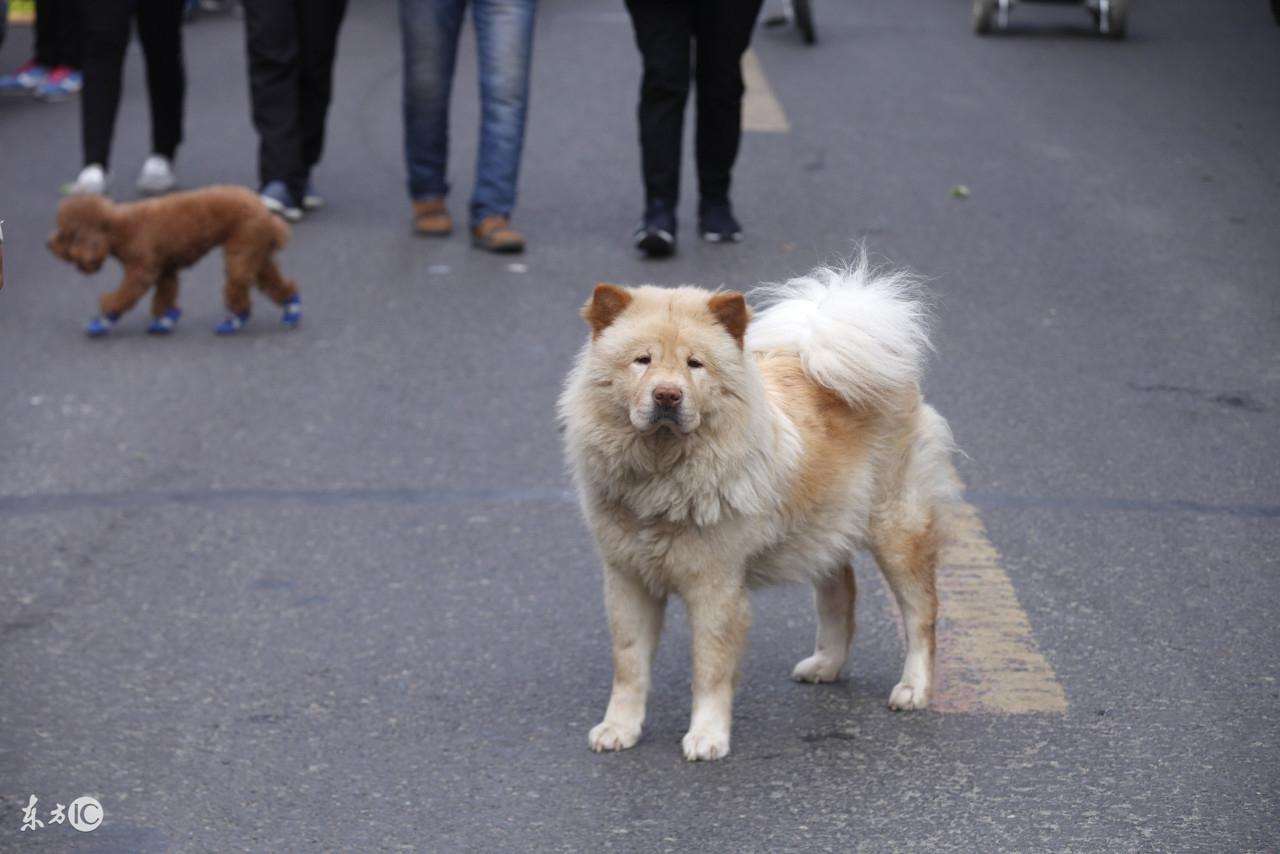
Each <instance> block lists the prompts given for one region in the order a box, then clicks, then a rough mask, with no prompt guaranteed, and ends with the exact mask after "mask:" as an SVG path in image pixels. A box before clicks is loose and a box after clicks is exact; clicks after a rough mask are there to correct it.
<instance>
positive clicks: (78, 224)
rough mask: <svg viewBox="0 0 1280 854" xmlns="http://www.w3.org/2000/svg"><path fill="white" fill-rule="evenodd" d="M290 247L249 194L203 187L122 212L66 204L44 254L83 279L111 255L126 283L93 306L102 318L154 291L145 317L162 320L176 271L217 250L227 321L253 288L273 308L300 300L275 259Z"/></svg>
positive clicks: (102, 204) (282, 229) (284, 231)
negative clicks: (220, 257)
mask: <svg viewBox="0 0 1280 854" xmlns="http://www.w3.org/2000/svg"><path fill="white" fill-rule="evenodd" d="M288 240H289V226H288V225H286V224H285V223H284V222H282V221H281V220H280V219H279V218H278V217H276V216H273V215H272V213H271V212H270V211H269V210H267V208H266V206H265V205H263V204H262V200H261V199H259V198H258V196H257V195H256V194H255V193H253V192H250V191H249V190H247V189H245V188H244V187H205V188H204V189H200V190H188V191H185V192H181V193H173V194H171V195H168V196H163V197H161V198H158V199H148V200H146V201H140V202H129V203H125V204H114V203H112V202H111V201H110V200H108V199H106V198H103V197H102V196H96V195H82V196H71V197H70V198H67V199H65V200H63V202H62V204H60V205H59V206H58V227H57V229H56V230H55V231H54V232H53V233H52V234H51V235H49V249H50V250H51V251H52V252H53V253H54V254H55V255H57V256H58V257H60V258H62V259H64V260H66V261H70V262H71V263H72V264H75V265H76V267H78V268H79V269H80V271H81V272H83V273H96V272H97V271H98V270H99V269H100V268H101V267H102V264H103V262H104V261H105V260H106V258H107V255H114V256H115V257H116V259H117V260H119V261H120V264H121V265H122V266H123V267H124V281H123V282H121V283H120V287H118V288H116V289H115V290H114V291H110V292H108V293H105V294H103V295H102V296H101V297H100V298H99V300H98V307H99V309H100V310H101V311H102V313H103V314H104V315H110V316H115V315H118V314H120V313H122V312H125V311H128V310H129V309H131V308H133V306H134V305H135V304H136V303H137V302H138V300H140V299H142V297H143V296H144V295H145V294H146V292H147V291H148V290H149V289H150V288H151V286H152V285H154V286H155V289H156V290H155V295H154V297H152V301H151V313H152V315H154V316H155V317H161V316H162V315H163V314H164V313H165V312H166V311H168V310H169V309H171V308H176V307H177V302H178V271H179V270H182V269H185V268H186V267H190V266H191V265H193V264H195V263H196V262H197V261H199V260H200V259H201V258H203V257H204V256H205V255H206V254H207V253H208V252H209V251H210V250H211V249H213V248H214V247H215V246H222V251H223V257H224V259H225V261H226V276H227V278H226V284H225V286H224V288H223V302H224V303H225V305H226V307H227V310H228V311H230V312H232V313H233V314H244V313H245V312H247V311H249V305H250V301H249V288H250V287H251V286H252V285H253V284H254V283H255V282H256V283H257V285H258V287H260V288H261V289H262V291H263V293H265V294H266V295H267V296H268V297H269V298H270V299H271V300H272V301H273V302H275V303H277V304H278V305H284V304H285V303H287V302H288V301H289V299H290V298H292V297H293V296H294V294H296V293H297V292H298V288H297V285H295V284H294V282H293V280H292V279H288V278H286V277H285V276H284V275H282V274H281V272H280V268H279V267H277V266H276V262H275V259H274V257H273V256H274V254H275V252H276V250H278V249H280V248H282V247H283V246H284V245H285V243H287V242H288Z"/></svg>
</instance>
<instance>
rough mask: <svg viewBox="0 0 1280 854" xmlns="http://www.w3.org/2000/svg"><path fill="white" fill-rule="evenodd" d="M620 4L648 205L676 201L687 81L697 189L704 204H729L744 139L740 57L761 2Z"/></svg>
mask: <svg viewBox="0 0 1280 854" xmlns="http://www.w3.org/2000/svg"><path fill="white" fill-rule="evenodd" d="M626 3H627V11H628V12H630V13H631V23H632V26H633V27H634V28H635V35H636V45H637V46H638V47H639V48H640V54H641V56H642V57H643V59H644V78H643V80H642V81H641V83H640V109H639V114H640V154H641V165H642V171H643V175H644V188H645V195H646V198H647V201H650V202H652V201H655V200H660V201H664V202H667V203H668V204H670V205H671V206H672V207H674V206H675V204H676V201H677V200H678V198H679V195H680V141H681V138H682V135H683V133H684V111H685V104H686V102H687V101H688V98H689V82H690V77H692V78H693V80H694V82H695V83H696V84H697V108H698V117H697V133H696V143H695V152H696V156H697V164H698V189H699V192H700V193H701V195H702V198H703V199H707V200H713V201H719V200H722V199H727V198H728V195H729V179H730V173H731V172H732V171H733V163H734V161H735V160H736V159H737V157H738V142H739V139H740V138H741V136H742V93H743V85H742V66H741V62H742V54H743V53H745V52H746V50H747V47H748V45H750V44H751V31H752V30H753V29H754V28H755V22H756V16H757V15H759V14H760V6H761V4H762V0H626ZM691 67H692V73H691Z"/></svg>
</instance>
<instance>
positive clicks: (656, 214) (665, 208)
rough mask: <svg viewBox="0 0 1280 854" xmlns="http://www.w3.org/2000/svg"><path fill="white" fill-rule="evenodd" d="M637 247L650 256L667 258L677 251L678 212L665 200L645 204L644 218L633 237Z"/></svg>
mask: <svg viewBox="0 0 1280 854" xmlns="http://www.w3.org/2000/svg"><path fill="white" fill-rule="evenodd" d="M633 240H634V242H635V247H636V248H637V249H639V250H640V251H641V252H643V253H644V254H645V256H646V257H649V258H666V257H668V256H669V255H672V254H673V253H674V252H675V251H676V212H675V211H674V210H672V209H671V205H669V204H667V203H666V202H663V201H652V202H649V204H648V205H646V206H645V210H644V220H643V221H642V222H641V223H640V227H639V228H637V229H636V233H635V236H634V238H633Z"/></svg>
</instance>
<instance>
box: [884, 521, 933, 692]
mask: <svg viewBox="0 0 1280 854" xmlns="http://www.w3.org/2000/svg"><path fill="white" fill-rule="evenodd" d="M918 515H919V514H912V513H909V512H902V513H901V514H893V515H888V516H882V517H881V518H880V519H879V520H873V524H872V532H871V551H872V553H873V554H874V555H875V557H876V562H877V563H879V564H880V571H881V572H883V573H884V577H885V579H886V580H887V581H888V582H889V589H891V590H892V591H893V596H894V598H895V599H897V600H898V608H899V609H900V610H901V611H902V624H903V628H904V629H905V630H906V634H907V660H906V663H905V664H904V665H903V668H902V679H901V680H900V681H899V682H898V684H897V685H895V686H894V687H893V691H892V692H891V693H890V694H889V707H890V708H892V709H898V710H903V709H923V708H925V707H926V706H927V705H929V692H930V690H931V688H932V685H931V683H932V680H933V654H934V645H935V638H934V626H935V623H936V622H937V618H938V592H937V585H936V573H937V567H938V539H939V537H938V523H937V518H936V515H935V513H934V511H933V509H932V508H930V509H928V510H927V511H926V512H925V513H924V518H923V521H918V522H917V523H916V524H911V523H909V522H907V521H905V520H910V519H913V517H917V518H918ZM877 522H878V523H877Z"/></svg>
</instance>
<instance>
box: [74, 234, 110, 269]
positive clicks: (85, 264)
mask: <svg viewBox="0 0 1280 854" xmlns="http://www.w3.org/2000/svg"><path fill="white" fill-rule="evenodd" d="M109 248H110V247H109V246H108V245H107V237H106V235H105V234H103V233H102V229H100V228H81V229H78V230H77V231H76V234H75V238H74V239H73V241H72V244H71V251H70V252H69V254H70V255H71V260H73V261H74V262H75V263H76V265H77V266H79V267H80V268H82V269H84V268H89V269H97V268H98V267H100V266H102V262H103V261H105V260H107V250H108V249H109Z"/></svg>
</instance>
